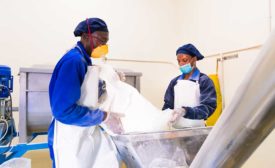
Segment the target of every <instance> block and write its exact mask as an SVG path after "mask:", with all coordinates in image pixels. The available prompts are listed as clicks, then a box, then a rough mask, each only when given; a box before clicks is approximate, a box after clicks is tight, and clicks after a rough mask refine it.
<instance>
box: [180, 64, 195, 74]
mask: <svg viewBox="0 0 275 168" xmlns="http://www.w3.org/2000/svg"><path fill="white" fill-rule="evenodd" d="M192 69H193V68H192V67H191V64H190V63H189V64H185V65H183V66H180V71H181V72H182V73H183V74H188V73H190V72H191V71H192Z"/></svg>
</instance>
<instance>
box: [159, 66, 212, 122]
mask: <svg viewBox="0 0 275 168" xmlns="http://www.w3.org/2000/svg"><path fill="white" fill-rule="evenodd" d="M184 77H185V75H184V74H182V75H179V76H177V77H175V78H174V79H172V80H171V82H170V84H169V86H168V88H167V90H166V93H165V96H164V105H163V107H162V110H165V109H167V108H169V109H174V95H175V93H174V87H175V85H176V84H177V80H184ZM188 80H190V81H193V82H196V81H198V82H199V86H200V104H199V105H198V106H196V107H186V106H183V108H185V110H186V114H185V116H184V118H188V119H207V118H208V117H210V116H211V115H212V114H213V112H214V111H215V109H216V107H217V102H216V99H217V95H216V91H215V87H214V83H213V81H212V80H211V79H210V78H209V77H208V76H207V75H205V74H203V73H200V71H199V69H198V68H196V69H195V70H194V72H193V74H192V75H191V76H190V77H189V79H188Z"/></svg>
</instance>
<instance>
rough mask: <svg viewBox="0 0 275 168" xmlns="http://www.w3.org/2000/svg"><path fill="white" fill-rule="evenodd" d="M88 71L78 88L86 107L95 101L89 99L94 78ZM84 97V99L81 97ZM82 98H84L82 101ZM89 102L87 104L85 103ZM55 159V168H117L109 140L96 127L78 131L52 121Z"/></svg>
mask: <svg viewBox="0 0 275 168" xmlns="http://www.w3.org/2000/svg"><path fill="white" fill-rule="evenodd" d="M91 69H92V68H91V67H88V71H87V73H86V76H85V79H84V82H83V84H82V86H81V92H84V93H83V94H81V98H80V101H79V102H78V103H79V104H80V105H86V106H88V107H90V106H91V104H94V100H91V101H90V99H88V98H89V96H88V95H89V94H93V93H94V92H92V91H91V92H90V90H91V88H90V87H89V86H91V83H90V81H91V80H90V79H91V78H93V77H95V76H93V77H91V75H93V74H92V73H91V72H92V71H91ZM84 95H85V96H84ZM83 96H84V98H83ZM87 99H88V101H87ZM53 149H54V157H55V166H56V168H69V167H72V168H110V167H112V168H118V167H119V163H118V160H117V157H116V155H117V152H116V149H115V148H114V145H113V143H112V141H111V140H110V137H108V135H106V134H105V133H104V132H103V131H102V130H101V129H100V127H99V126H90V127H80V126H75V125H67V124H63V123H61V122H59V121H57V120H55V127H54V142H53Z"/></svg>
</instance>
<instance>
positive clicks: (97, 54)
mask: <svg viewBox="0 0 275 168" xmlns="http://www.w3.org/2000/svg"><path fill="white" fill-rule="evenodd" d="M108 52H109V49H108V45H101V46H98V47H96V48H95V49H93V51H92V53H91V57H92V58H101V57H103V56H105V55H106V54H108Z"/></svg>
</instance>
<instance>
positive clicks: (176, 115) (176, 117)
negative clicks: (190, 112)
mask: <svg viewBox="0 0 275 168" xmlns="http://www.w3.org/2000/svg"><path fill="white" fill-rule="evenodd" d="M185 114H186V110H185V109H184V108H176V109H174V111H173V112H172V114H171V118H170V120H169V123H170V124H172V125H173V124H175V123H176V122H177V121H178V120H179V119H180V118H181V117H183V116H184V115H185Z"/></svg>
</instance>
